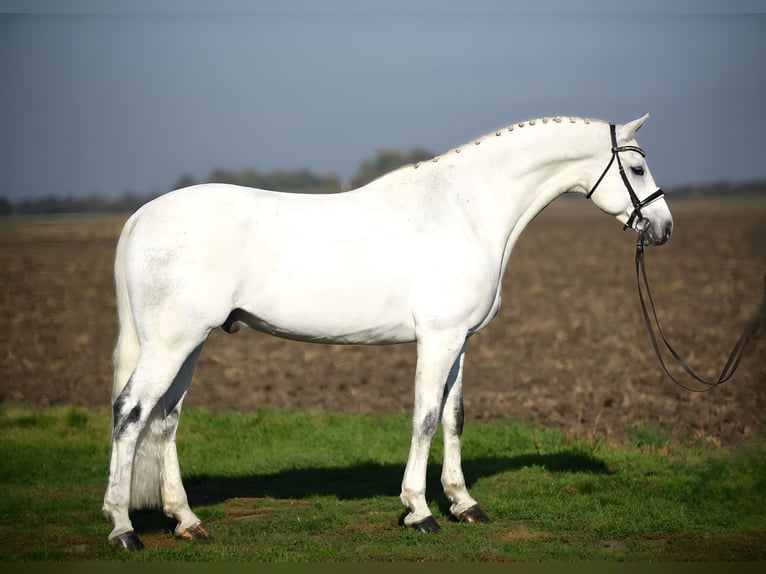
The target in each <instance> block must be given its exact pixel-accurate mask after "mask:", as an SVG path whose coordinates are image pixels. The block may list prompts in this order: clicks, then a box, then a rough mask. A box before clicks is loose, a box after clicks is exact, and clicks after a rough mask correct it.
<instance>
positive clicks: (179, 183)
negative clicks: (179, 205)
mask: <svg viewBox="0 0 766 574" xmlns="http://www.w3.org/2000/svg"><path fill="white" fill-rule="evenodd" d="M195 183H197V182H196V181H194V177H193V176H192V175H190V174H188V173H182V174H181V175H180V176H178V179H177V180H176V182H175V183H174V184H173V187H172V188H171V189H181V188H184V187H190V186H192V185H194V184H195Z"/></svg>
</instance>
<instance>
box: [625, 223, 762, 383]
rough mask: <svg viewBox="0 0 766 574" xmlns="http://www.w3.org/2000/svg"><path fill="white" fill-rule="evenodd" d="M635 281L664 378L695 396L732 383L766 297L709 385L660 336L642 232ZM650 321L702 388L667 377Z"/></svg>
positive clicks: (667, 345)
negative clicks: (719, 372)
mask: <svg viewBox="0 0 766 574" xmlns="http://www.w3.org/2000/svg"><path fill="white" fill-rule="evenodd" d="M636 281H637V283H638V298H639V300H640V301H641V312H642V313H643V316H644V322H645V323H646V329H647V331H648V332H649V338H650V339H651V341H652V346H653V347H654V352H655V353H656V354H657V358H658V359H659V361H660V365H662V369H663V370H664V371H665V373H666V374H667V376H668V377H670V380H672V381H673V382H674V383H675V384H676V385H678V386H679V387H681V388H682V389H685V390H687V391H691V392H694V393H704V392H708V391H712V390H713V389H715V388H716V387H717V386H718V385H722V384H723V383H725V382H726V381H728V380H729V379H731V377H732V375H734V372H735V371H736V370H737V367H738V366H739V363H740V361H741V360H742V357H743V356H744V354H745V350H746V349H747V346H748V343H750V341H751V340H752V338H753V336H754V335H755V333H756V332H757V331H758V328H759V327H760V326H761V325H762V324H764V321H766V293H765V294H764V298H763V300H762V301H761V306H760V308H759V309H758V311H757V312H756V313H755V315H753V317H752V318H751V319H750V320H749V321H748V322H747V323H746V325H745V329H744V331H743V332H742V334H741V335H740V337H739V339H738V340H737V342H736V344H735V345H734V348H733V349H732V350H731V353H730V354H729V358H728V359H727V361H726V364H725V365H724V367H723V369H722V370H721V374H720V375H718V379H717V380H715V381H708V380H705V379H703V378H702V377H700V376H699V375H697V373H695V372H694V371H693V370H692V369H691V368H690V367H689V365H687V364H686V361H684V360H683V359H682V358H681V356H680V355H679V354H678V352H677V351H676V350H675V349H674V348H673V346H672V345H671V344H670V342H669V341H668V339H667V338H666V337H665V334H664V333H663V332H662V327H661V326H660V320H659V319H658V318H657V310H656V308H655V306H654V297H652V292H651V290H650V289H649V279H648V278H647V276H646V264H645V262H644V232H643V231H639V232H638V241H637V242H636ZM642 283H643V288H642ZM644 289H645V290H646V299H645V298H644ZM647 301H648V302H649V305H648V306H647ZM650 309H651V315H650V313H649V310H650ZM652 318H653V319H654V323H655V324H656V325H657V333H659V335H660V338H661V339H662V342H663V343H664V345H665V347H666V348H667V350H668V351H669V352H670V354H671V355H672V356H673V358H674V359H675V360H676V362H677V363H678V364H679V365H680V366H681V368H683V370H684V371H686V373H687V374H688V375H689V376H690V377H691V378H692V379H694V380H695V381H697V383H699V384H701V385H703V388H694V387H691V386H688V385H685V384H684V383H682V382H680V381H679V380H678V379H677V378H676V377H674V376H673V375H672V374H671V373H670V371H669V370H668V367H667V365H666V364H665V360H664V359H663V358H662V349H661V348H660V344H659V341H658V338H657V335H656V334H655V332H654V327H653V323H652Z"/></svg>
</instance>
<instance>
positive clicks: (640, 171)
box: [630, 165, 644, 175]
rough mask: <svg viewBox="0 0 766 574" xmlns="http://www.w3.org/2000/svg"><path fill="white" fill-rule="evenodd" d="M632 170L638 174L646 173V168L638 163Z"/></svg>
mask: <svg viewBox="0 0 766 574" xmlns="http://www.w3.org/2000/svg"><path fill="white" fill-rule="evenodd" d="M630 171H632V172H633V173H635V174H636V175H644V168H643V167H642V166H640V165H637V166H635V167H631V168H630Z"/></svg>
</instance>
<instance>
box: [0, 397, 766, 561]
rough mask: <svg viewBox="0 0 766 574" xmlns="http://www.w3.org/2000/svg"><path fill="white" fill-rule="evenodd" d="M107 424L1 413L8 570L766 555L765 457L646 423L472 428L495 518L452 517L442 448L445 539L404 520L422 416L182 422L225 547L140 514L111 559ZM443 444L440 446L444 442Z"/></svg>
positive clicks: (473, 451)
mask: <svg viewBox="0 0 766 574" xmlns="http://www.w3.org/2000/svg"><path fill="white" fill-rule="evenodd" d="M109 425H110V421H109V414H108V411H107V410H106V409H104V410H102V411H94V410H84V409H78V408H66V409H40V410H21V409H15V408H4V409H0V434H1V436H2V441H0V485H1V488H2V491H0V494H1V496H0V539H1V540H2V544H0V560H3V561H20V560H25V561H26V560H29V561H51V560H56V561H149V562H162V561H216V562H219V561H264V562H265V561H268V562H272V561H278V562H327V561H376V562H387V561H552V560H555V561H594V560H595V561H622V560H641V561H687V560H691V561H763V560H764V559H766V534H765V533H764V531H765V530H766V528H765V527H766V505H764V493H766V445H764V443H763V442H756V443H753V444H751V445H749V446H748V447H745V448H742V449H739V450H737V451H729V450H727V449H724V448H721V447H719V446H716V445H715V444H711V443H709V442H707V443H680V442H678V441H671V440H669V439H666V438H663V436H662V435H661V434H660V433H657V432H656V431H650V430H648V429H637V430H636V432H635V433H633V434H632V435H631V436H630V438H629V439H627V440H625V441H624V442H621V443H613V442H609V441H601V442H599V443H596V444H594V443H593V441H592V440H591V441H586V440H585V439H584V438H578V437H572V436H567V435H566V434H562V433H559V432H554V431H550V430H546V429H541V428H534V427H529V426H523V425H519V424H515V423H512V422H505V423H469V424H468V425H467V427H466V432H465V437H464V438H465V440H464V449H463V454H464V470H465V473H466V478H467V479H468V481H469V482H470V483H471V492H472V494H473V496H474V497H475V498H477V499H478V500H479V501H480V502H481V505H482V507H483V508H484V510H485V511H486V512H487V513H488V514H489V516H490V518H491V520H492V522H491V523H490V524H487V525H471V524H461V523H456V522H452V521H450V520H449V518H448V517H447V513H448V512H447V508H448V503H447V501H446V499H445V498H444V496H443V494H442V493H441V488H440V485H439V472H440V460H441V445H440V444H438V443H435V444H436V445H437V446H436V448H434V449H433V454H432V457H431V461H430V466H429V480H428V489H429V490H428V494H429V504H430V505H431V508H432V511H433V513H434V515H435V516H436V517H437V519H439V521H440V523H441V525H442V531H441V532H440V533H438V534H436V535H423V534H420V533H417V532H414V531H409V530H407V529H403V528H402V527H400V526H399V524H398V522H399V519H400V518H401V517H402V516H403V514H404V511H403V508H402V507H401V505H400V503H399V500H398V495H399V485H400V482H401V476H402V471H403V469H404V462H405V460H406V457H407V448H408V446H409V416H408V415H406V414H400V415H397V416H389V417H372V416H345V415H332V414H319V413H279V412H258V413H248V414H242V413H226V414H216V415H214V414H211V413H209V412H206V411H203V410H195V409H190V410H189V411H188V412H185V413H184V415H183V418H182V423H181V429H180V431H179V437H178V441H179V454H180V458H181V465H182V470H183V474H184V478H185V483H186V487H187V491H188V494H189V498H190V501H191V503H192V505H193V507H194V508H195V510H196V511H197V513H198V515H199V516H200V517H201V518H202V520H203V522H204V524H205V526H206V527H207V529H208V530H209V531H210V532H211V533H212V535H213V539H212V540H210V541H208V542H204V543H199V542H183V541H178V540H175V539H174V538H173V536H172V529H173V527H174V524H173V522H172V521H171V520H169V519H167V518H165V517H164V516H162V514H161V513H160V512H146V511H144V512H140V513H136V514H135V515H134V525H135V526H136V528H137V530H138V531H139V533H140V535H141V536H142V538H143V540H144V542H145V544H146V545H147V550H146V551H145V552H143V553H139V554H132V555H129V554H126V553H121V552H117V551H116V550H114V549H113V548H111V547H109V545H108V544H107V542H106V535H107V534H108V532H109V530H110V526H109V524H108V522H107V521H106V519H104V518H103V517H102V516H101V512H100V508H101V499H102V496H103V489H104V485H105V480H106V474H107V465H108V455H109ZM438 439H440V437H437V440H438Z"/></svg>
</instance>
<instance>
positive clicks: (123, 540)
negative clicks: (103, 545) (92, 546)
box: [109, 530, 144, 552]
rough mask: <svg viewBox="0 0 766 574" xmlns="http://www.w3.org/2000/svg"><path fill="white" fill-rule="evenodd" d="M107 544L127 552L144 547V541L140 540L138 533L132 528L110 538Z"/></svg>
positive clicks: (136, 550)
mask: <svg viewBox="0 0 766 574" xmlns="http://www.w3.org/2000/svg"><path fill="white" fill-rule="evenodd" d="M109 544H111V545H112V546H115V547H117V548H122V549H123V550H127V551H128V552H138V551H139V550H143V549H144V543H143V542H141V539H140V538H139V537H138V534H136V533H135V532H133V531H132V530H131V531H130V532H123V533H122V534H120V535H119V536H117V537H115V538H111V539H110V540H109Z"/></svg>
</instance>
